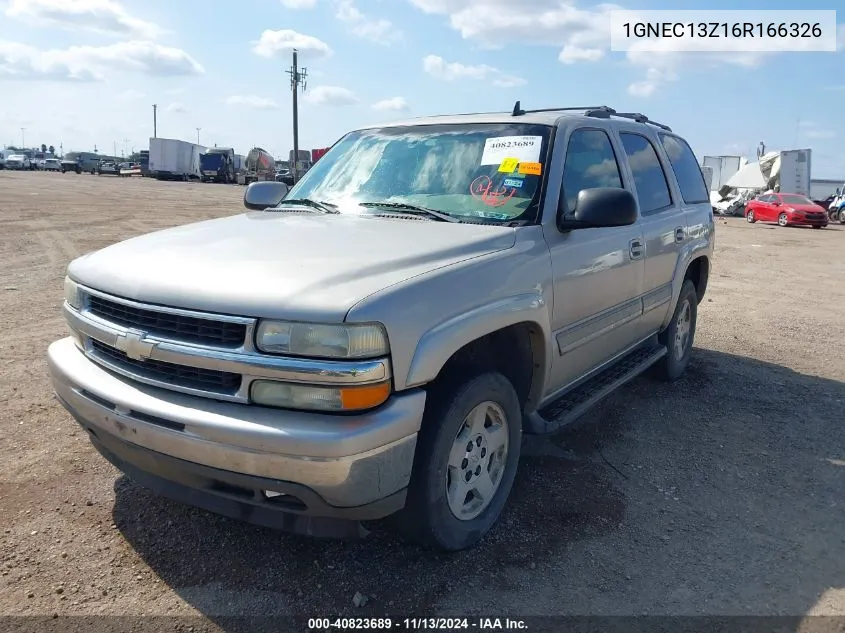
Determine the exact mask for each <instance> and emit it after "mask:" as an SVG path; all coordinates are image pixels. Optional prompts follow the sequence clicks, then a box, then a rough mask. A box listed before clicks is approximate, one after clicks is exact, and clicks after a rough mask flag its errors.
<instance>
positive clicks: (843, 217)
mask: <svg viewBox="0 0 845 633" xmlns="http://www.w3.org/2000/svg"><path fill="white" fill-rule="evenodd" d="M827 216H828V218H829V219H830V221H831V222H839V224H845V182H844V183H842V187H840V188H838V189H837V190H836V195H835V196H834V198H833V200H832V201H831V203H830V206H829V207H828V208H827Z"/></svg>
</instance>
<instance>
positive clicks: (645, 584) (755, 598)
mask: <svg viewBox="0 0 845 633" xmlns="http://www.w3.org/2000/svg"><path fill="white" fill-rule="evenodd" d="M242 195H243V188H240V187H233V186H224V185H199V184H188V183H158V182H155V181H151V180H148V179H139V178H132V179H118V178H110V177H94V176H88V175H81V176H77V175H71V174H69V175H61V174H50V173H46V174H45V173H10V172H0V201H2V202H0V236H2V237H0V262H2V265H0V297H2V302H0V317H2V323H3V331H2V334H0V372H2V374H0V404H2V406H0V455H2V459H0V518H1V519H0V522H2V533H0V614H2V615H46V616H51V615H53V614H58V615H126V616H141V615H170V616H175V615H184V616H190V615H197V614H201V615H203V616H205V617H204V618H203V619H198V620H196V621H192V622H194V624H195V625H196V627H195V630H201V629H202V628H211V629H216V630H231V629H232V627H230V626H228V625H227V624H226V623H227V622H228V620H227V619H226V618H227V617H230V616H257V615H263V616H266V615H330V614H339V613H346V614H353V615H357V616H377V615H382V614H384V613H388V612H389V613H391V614H408V613H411V612H414V613H423V614H428V615H435V614H490V613H493V614H503V615H504V614H510V615H542V614H608V615H617V614H618V615H628V614H634V615H640V614H649V615H661V614H663V615H802V614H827V615H845V566H843V561H845V530H843V525H845V521H844V519H845V498H843V493H842V491H843V489H845V430H843V426H844V425H843V422H845V384H843V381H845V318H843V317H845V283H843V279H845V227H841V226H832V227H829V228H828V229H826V230H823V231H814V230H810V229H800V228H789V229H782V228H779V227H777V226H774V225H771V226H766V225H761V224H756V225H753V226H752V225H748V224H746V223H745V222H744V221H742V220H741V219H735V218H731V219H727V220H722V219H719V220H718V223H717V254H716V260H715V262H714V265H713V272H712V275H711V280H710V286H709V289H708V294H707V299H706V300H705V302H704V303H703V304H702V305H701V308H700V311H699V322H698V327H699V330H698V335H697V338H696V349H695V352H694V355H693V358H692V361H691V364H690V367H689V370H688V372H687V374H686V375H685V377H684V378H683V379H682V380H680V381H679V382H678V383H676V384H674V385H665V384H662V383H658V382H654V381H652V380H650V379H649V378H640V379H638V380H636V381H634V382H633V383H632V384H631V385H630V386H629V387H627V388H625V389H624V390H623V391H621V392H620V393H618V394H616V395H615V396H613V397H612V398H610V399H609V400H607V401H606V402H605V403H604V404H603V405H602V406H600V407H599V408H597V409H596V410H595V411H593V412H592V413H591V414H589V415H588V416H587V417H586V418H585V419H584V422H583V424H582V425H580V426H579V427H578V428H577V429H573V430H570V431H568V432H566V433H563V434H561V435H559V436H557V437H555V438H553V439H552V440H551V441H549V440H537V439H532V440H530V441H527V443H526V444H527V445H526V448H525V456H524V458H523V460H522V463H521V467H520V472H519V474H518V475H517V482H516V484H515V489H514V492H513V494H512V500H511V502H510V504H509V506H508V508H507V510H506V513H505V515H504V517H503V519H502V521H501V523H500V525H499V526H498V527H497V528H496V529H495V530H494V531H493V532H492V533H491V534H490V536H489V537H488V538H487V539H485V541H484V542H483V543H482V544H481V545H480V546H479V547H478V548H476V549H474V550H472V551H469V552H464V553H459V554H456V555H448V556H447V555H440V554H432V553H430V552H426V551H423V550H420V549H417V548H415V547H411V546H408V545H405V544H403V543H402V542H400V541H399V540H398V539H397V538H396V537H395V536H394V535H393V534H392V533H391V532H390V530H389V529H387V528H385V527H384V526H378V528H377V529H376V530H375V532H374V533H373V534H372V535H371V537H370V538H369V539H367V540H364V541H361V542H355V543H338V542H331V541H316V540H310V539H308V538H303V537H296V536H291V535H286V534H281V533H276V532H273V531H270V530H267V529H262V528H256V527H252V526H250V525H246V524H242V523H238V522H236V521H232V520H228V519H225V518H221V517H217V516H214V515H211V514H208V513H206V512H203V511H200V510H195V509H192V508H188V507H184V506H181V505H178V504H176V503H172V502H170V501H167V500H164V499H161V498H157V497H155V496H153V495H152V494H151V493H149V492H148V491H147V490H145V489H144V488H142V487H140V486H138V485H136V484H134V483H132V482H131V481H130V480H128V479H127V478H125V477H123V476H122V475H121V474H120V473H119V472H118V471H116V470H115V469H114V468H112V467H111V465H109V464H108V463H107V462H106V461H105V460H104V459H102V458H101V457H100V456H99V455H98V454H97V453H96V452H95V451H94V449H93V448H92V447H91V446H90V445H89V443H88V440H87V439H86V436H85V435H84V433H83V432H82V431H81V430H78V427H77V426H76V425H75V423H73V422H72V420H71V418H70V417H69V416H68V415H67V414H66V413H65V411H64V410H63V409H62V408H61V406H60V405H59V404H58V403H57V402H56V400H55V399H54V397H53V394H52V390H51V387H50V384H49V379H48V375H47V368H46V363H45V350H46V347H47V345H48V344H49V343H50V342H51V341H53V340H55V339H57V338H59V337H61V336H64V334H65V327H64V325H63V322H62V320H61V318H60V315H59V307H60V303H61V300H62V278H63V275H64V268H65V266H66V265H67V263H68V262H69V260H70V259H72V258H73V257H75V256H77V255H79V254H81V253H84V252H87V251H89V250H93V249H96V248H100V247H103V246H106V245H108V244H111V243H113V242H116V241H118V240H120V239H124V238H127V237H131V236H133V235H137V234H140V233H143V232H148V231H151V230H155V229H159V228H164V227H168V226H172V225H177V224H183V223H186V222H190V221H195V220H201V219H206V218H211V217H217V216H222V215H228V214H234V213H239V212H240V210H241V207H240V198H241V196H242ZM356 592H358V593H360V594H361V595H362V596H366V597H367V604H366V605H365V606H363V607H355V606H353V597H354V596H355V594H356Z"/></svg>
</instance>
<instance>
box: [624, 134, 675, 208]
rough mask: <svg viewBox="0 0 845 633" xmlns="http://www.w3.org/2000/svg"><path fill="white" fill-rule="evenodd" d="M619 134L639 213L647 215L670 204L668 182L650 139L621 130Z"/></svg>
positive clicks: (670, 197)
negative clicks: (634, 187)
mask: <svg viewBox="0 0 845 633" xmlns="http://www.w3.org/2000/svg"><path fill="white" fill-rule="evenodd" d="M619 136H620V137H621V138H622V145H623V147H624V148H625V154H626V155H627V156H628V164H629V165H630V166H631V173H632V174H633V176H634V185H635V186H636V188H637V200H638V201H639V203H640V213H641V214H642V215H649V214H651V213H657V212H658V211H661V210H662V209H665V208H666V207H668V206H670V205H671V204H672V196H671V194H670V193H669V183H668V182H667V180H666V174H665V173H664V172H663V166H662V165H661V164H660V160H659V159H658V158H657V152H656V151H655V149H654V146H653V145H652V144H651V141H649V140H648V139H647V138H646V137H645V136H641V135H639V134H631V133H624V132H623V133H621V134H620V135H619Z"/></svg>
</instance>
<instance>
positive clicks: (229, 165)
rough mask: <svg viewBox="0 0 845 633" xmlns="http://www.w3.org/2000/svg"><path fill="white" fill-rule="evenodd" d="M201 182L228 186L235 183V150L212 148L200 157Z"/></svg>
mask: <svg viewBox="0 0 845 633" xmlns="http://www.w3.org/2000/svg"><path fill="white" fill-rule="evenodd" d="M200 168H201V170H202V181H203V182H219V183H223V184H227V185H228V184H230V183H233V182H235V181H236V180H235V179H236V177H237V172H236V170H235V150H234V149H232V148H231V147H212V148H211V149H209V150H208V151H207V152H205V153H204V154H202V155H201V156H200Z"/></svg>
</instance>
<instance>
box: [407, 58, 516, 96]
mask: <svg viewBox="0 0 845 633" xmlns="http://www.w3.org/2000/svg"><path fill="white" fill-rule="evenodd" d="M423 70H424V71H425V72H427V73H428V74H429V75H431V76H432V77H435V78H437V79H442V80H443V81H461V80H463V79H476V80H485V81H489V82H490V83H491V84H492V85H494V86H497V87H499V88H513V87H515V86H522V85H524V84H525V80H524V79H522V78H521V77H517V76H516V75H509V74H507V73H503V72H502V71H501V70H499V69H498V68H494V67H493V66H488V65H487V64H478V65H475V66H472V65H466V64H461V63H460V62H447V61H446V60H444V59H443V58H442V57H439V56H437V55H427V56H426V57H424V58H423Z"/></svg>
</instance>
